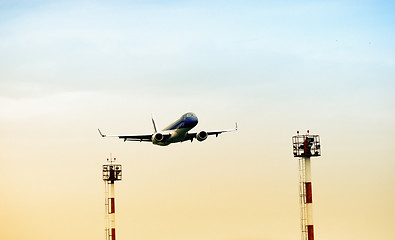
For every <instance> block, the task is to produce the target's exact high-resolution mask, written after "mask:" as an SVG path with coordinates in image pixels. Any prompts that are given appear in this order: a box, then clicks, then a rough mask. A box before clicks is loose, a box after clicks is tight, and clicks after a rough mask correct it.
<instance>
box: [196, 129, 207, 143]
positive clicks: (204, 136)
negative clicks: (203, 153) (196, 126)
mask: <svg viewBox="0 0 395 240" xmlns="http://www.w3.org/2000/svg"><path fill="white" fill-rule="evenodd" d="M207 136H208V134H207V132H205V131H200V132H198V133H197V134H196V139H197V140H198V141H199V142H201V141H204V140H206V139H207Z"/></svg>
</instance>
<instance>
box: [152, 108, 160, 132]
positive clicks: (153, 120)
mask: <svg viewBox="0 0 395 240" xmlns="http://www.w3.org/2000/svg"><path fill="white" fill-rule="evenodd" d="M151 119H152V124H153V125H154V130H155V133H156V132H158V130H157V129H156V122H155V119H154V114H153V113H151Z"/></svg>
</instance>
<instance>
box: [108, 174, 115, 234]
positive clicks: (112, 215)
mask: <svg viewBox="0 0 395 240" xmlns="http://www.w3.org/2000/svg"><path fill="white" fill-rule="evenodd" d="M109 184H110V193H109V198H108V203H109V206H108V207H109V208H108V214H109V222H110V224H109V239H110V240H115V192H114V182H113V181H111V182H110V183H109Z"/></svg>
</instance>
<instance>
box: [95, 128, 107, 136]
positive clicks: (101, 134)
mask: <svg viewBox="0 0 395 240" xmlns="http://www.w3.org/2000/svg"><path fill="white" fill-rule="evenodd" d="M97 130H99V133H100V136H102V137H105V136H106V135H104V134H103V133H101V131H100V129H97Z"/></svg>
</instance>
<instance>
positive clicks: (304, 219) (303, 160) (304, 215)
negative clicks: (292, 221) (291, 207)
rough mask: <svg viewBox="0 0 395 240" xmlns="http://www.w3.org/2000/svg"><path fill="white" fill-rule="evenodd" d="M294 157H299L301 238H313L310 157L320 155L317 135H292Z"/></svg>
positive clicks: (303, 239) (311, 239)
mask: <svg viewBox="0 0 395 240" xmlns="http://www.w3.org/2000/svg"><path fill="white" fill-rule="evenodd" d="M292 144H293V154H294V157H298V158H299V184H300V185H299V196H300V221H301V230H302V235H301V239H302V240H314V225H313V192H312V186H311V163H310V158H311V157H318V156H321V145H320V136H319V135H310V133H309V130H307V134H306V135H299V131H298V132H297V135H296V136H293V137H292Z"/></svg>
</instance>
